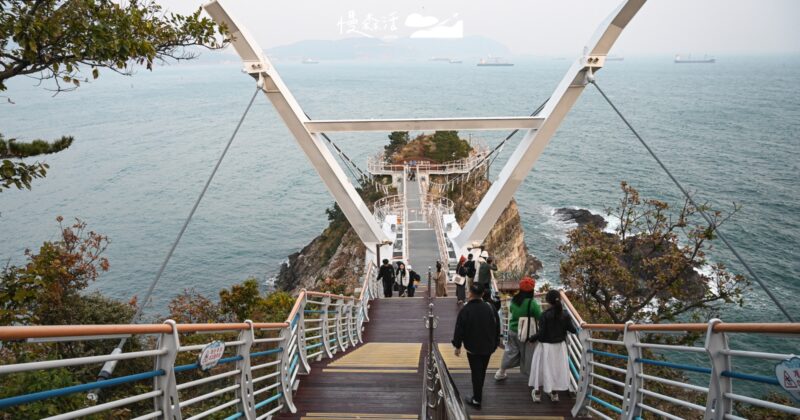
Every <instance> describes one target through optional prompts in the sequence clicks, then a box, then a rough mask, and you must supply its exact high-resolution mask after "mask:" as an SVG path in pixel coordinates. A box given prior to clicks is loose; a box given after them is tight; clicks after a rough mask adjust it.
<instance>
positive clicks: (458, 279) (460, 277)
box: [453, 255, 467, 306]
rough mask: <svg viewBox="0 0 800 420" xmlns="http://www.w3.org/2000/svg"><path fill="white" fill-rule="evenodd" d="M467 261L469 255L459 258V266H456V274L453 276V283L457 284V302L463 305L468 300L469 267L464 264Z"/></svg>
mask: <svg viewBox="0 0 800 420" xmlns="http://www.w3.org/2000/svg"><path fill="white" fill-rule="evenodd" d="M466 262H467V257H465V256H463V255H462V256H461V258H460V259H459V260H458V266H456V275H455V277H453V283H455V284H456V300H457V302H456V303H457V304H458V305H459V306H460V305H463V304H464V301H465V300H467V296H466V292H467V291H466V284H467V268H466V267H465V266H464V265H465V264H466Z"/></svg>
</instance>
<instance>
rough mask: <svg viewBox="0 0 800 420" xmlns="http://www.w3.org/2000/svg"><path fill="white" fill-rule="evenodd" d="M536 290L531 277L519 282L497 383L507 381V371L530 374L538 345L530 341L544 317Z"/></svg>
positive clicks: (512, 300)
mask: <svg viewBox="0 0 800 420" xmlns="http://www.w3.org/2000/svg"><path fill="white" fill-rule="evenodd" d="M535 288H536V282H535V281H534V280H533V279H532V278H530V277H525V278H523V279H522V280H520V281H519V292H517V294H516V295H514V297H513V298H511V304H510V305H509V309H508V312H509V313H510V315H511V319H510V320H509V321H508V342H507V343H506V348H505V353H503V360H502V361H501V362H500V369H498V370H497V372H496V373H495V374H494V379H495V380H497V381H502V380H504V379H506V378H507V377H508V375H507V374H506V371H507V370H508V369H511V368H513V367H517V366H519V370H520V372H521V373H522V374H524V375H529V374H530V366H531V358H532V357H533V349H534V348H535V346H536V343H530V342H528V339H529V338H530V337H532V336H533V335H535V334H536V322H537V321H538V320H539V318H541V317H542V308H541V306H539V302H537V301H536V299H534V296H533V291H534V289H535ZM520 320H523V321H522V322H521V324H522V330H523V331H520V328H519V327H520Z"/></svg>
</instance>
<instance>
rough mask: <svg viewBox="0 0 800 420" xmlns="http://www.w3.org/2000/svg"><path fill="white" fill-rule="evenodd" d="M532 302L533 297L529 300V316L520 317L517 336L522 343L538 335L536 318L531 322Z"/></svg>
mask: <svg viewBox="0 0 800 420" xmlns="http://www.w3.org/2000/svg"><path fill="white" fill-rule="evenodd" d="M531 302H533V298H531V300H529V301H528V316H527V317H525V318H520V319H519V321H518V323H517V337H519V341H520V342H522V343H524V342H526V341H528V339H529V338H531V337H532V336H534V335H536V319H534V320H533V322H531Z"/></svg>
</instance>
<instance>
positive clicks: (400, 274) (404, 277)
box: [394, 261, 408, 297]
mask: <svg viewBox="0 0 800 420" xmlns="http://www.w3.org/2000/svg"><path fill="white" fill-rule="evenodd" d="M394 281H395V283H397V290H398V292H399V295H400V297H405V296H406V289H407V288H408V270H406V264H405V263H404V262H402V261H401V262H399V263H397V271H396V272H395V277H394Z"/></svg>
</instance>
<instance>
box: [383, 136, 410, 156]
mask: <svg viewBox="0 0 800 420" xmlns="http://www.w3.org/2000/svg"><path fill="white" fill-rule="evenodd" d="M408 140H409V137H408V131H392V134H389V144H388V145H386V146H383V155H384V156H386V157H387V158H389V157H390V156H392V155H393V154H395V152H397V151H398V150H400V149H402V148H403V146H405V145H407V144H408Z"/></svg>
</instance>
